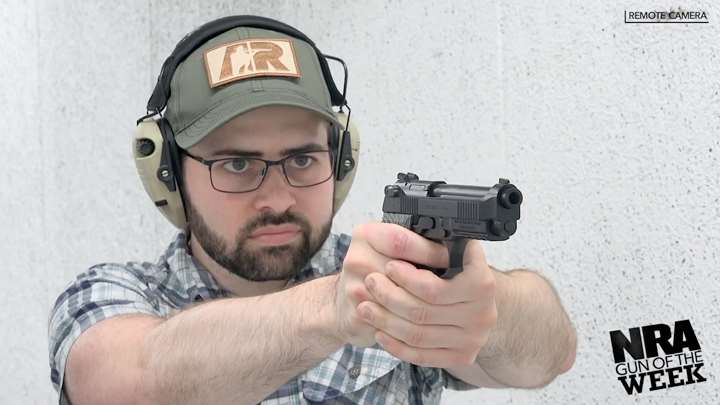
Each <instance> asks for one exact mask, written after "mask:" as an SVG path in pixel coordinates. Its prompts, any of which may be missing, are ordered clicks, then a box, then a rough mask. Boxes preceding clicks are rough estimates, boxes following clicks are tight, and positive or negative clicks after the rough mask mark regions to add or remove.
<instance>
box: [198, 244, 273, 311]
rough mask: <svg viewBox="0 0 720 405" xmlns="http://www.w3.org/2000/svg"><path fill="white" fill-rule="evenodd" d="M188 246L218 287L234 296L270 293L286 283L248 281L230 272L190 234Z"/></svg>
mask: <svg viewBox="0 0 720 405" xmlns="http://www.w3.org/2000/svg"><path fill="white" fill-rule="evenodd" d="M188 247H189V248H190V250H191V251H192V255H193V257H195V259H196V260H197V261H198V262H200V264H201V265H202V266H203V267H204V268H205V269H207V271H209V272H210V274H212V275H213V277H214V278H215V281H217V283H218V284H219V285H220V287H222V288H223V289H224V290H226V291H228V292H230V293H231V294H232V295H234V296H237V297H253V296H256V295H265V294H270V293H274V292H277V291H280V290H282V289H283V288H284V287H285V286H286V285H287V280H272V281H250V280H246V279H243V278H241V277H238V276H236V275H235V274H232V273H231V272H229V271H228V270H227V269H225V268H224V267H222V266H220V265H219V264H218V263H217V262H216V261H215V260H213V259H212V258H211V257H210V256H208V254H207V253H206V252H205V249H203V248H202V246H200V244H199V243H198V242H197V239H195V238H193V237H192V235H191V236H190V240H189V241H188Z"/></svg>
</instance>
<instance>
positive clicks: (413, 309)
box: [365, 273, 468, 326]
mask: <svg viewBox="0 0 720 405" xmlns="http://www.w3.org/2000/svg"><path fill="white" fill-rule="evenodd" d="M365 287H366V288H367V291H368V292H369V295H370V296H371V297H372V299H373V300H374V301H375V302H377V303H378V304H380V305H382V306H383V307H385V308H386V309H387V310H388V311H390V312H392V313H393V314H395V315H397V316H400V317H402V318H403V319H405V320H407V321H409V322H411V323H414V324H416V325H455V326H463V325H464V324H466V323H467V319H466V317H467V313H468V308H467V307H466V306H463V304H457V305H430V304H428V303H427V302H425V301H423V300H421V299H420V298H418V297H416V296H415V295H413V294H411V293H410V292H408V291H407V290H405V289H404V288H401V287H398V286H397V285H396V284H395V283H394V282H393V281H392V280H390V279H389V278H388V277H387V276H385V275H384V274H382V273H371V274H369V275H368V276H367V277H365Z"/></svg>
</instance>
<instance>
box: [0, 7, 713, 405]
mask: <svg viewBox="0 0 720 405" xmlns="http://www.w3.org/2000/svg"><path fill="white" fill-rule="evenodd" d="M248 3H250V2H242V1H185V2H181V1H159V0H153V1H150V2H146V1H140V0H134V1H122V2H110V1H50V0H47V1H42V0H25V1H20V0H9V1H5V2H3V7H2V9H0V38H2V41H1V42H0V48H1V49H2V56H3V57H2V58H0V90H1V91H0V111H2V112H1V113H0V114H2V119H1V120H0V133H1V134H2V135H1V137H2V138H0V139H2V141H1V142H2V143H1V144H2V146H3V147H2V152H0V153H2V159H1V160H0V167H1V170H0V176H1V177H0V179H1V180H0V181H1V185H2V187H0V228H1V229H2V231H1V232H0V235H2V236H0V238H1V243H0V257H2V260H3V261H4V263H5V269H4V272H3V273H4V277H3V278H4V282H3V283H2V286H0V289H1V291H2V294H1V295H2V297H3V298H2V302H3V303H4V305H3V307H4V309H3V310H2V312H0V321H2V322H1V323H2V325H3V327H2V329H0V341H2V342H3V350H2V354H0V359H1V360H2V364H3V365H2V367H0V403H2V404H49V403H52V400H53V398H55V395H54V393H53V392H52V389H51V385H50V380H49V370H48V365H47V338H46V321H47V316H48V311H49V309H50V307H51V305H52V303H53V301H54V300H55V298H56V297H57V295H58V294H59V293H60V291H61V290H62V288H63V287H64V286H65V285H66V284H67V283H68V282H69V281H70V280H71V278H72V277H73V276H74V274H76V273H77V272H79V271H81V270H83V269H85V268H86V267H88V266H90V265H92V264H95V263H99V262H106V261H127V260H134V259H153V260H154V258H155V257H157V255H158V254H159V252H160V251H161V249H163V248H164V247H165V245H166V244H167V243H168V241H169V240H170V238H171V237H172V235H173V233H174V230H173V229H172V228H171V226H170V225H169V224H167V223H166V222H165V221H164V219H163V218H161V217H160V216H159V214H157V213H156V212H155V208H154V207H153V206H152V205H151V203H150V201H149V200H148V199H147V197H146V196H145V195H144V194H143V191H142V188H141V185H140V183H139V181H138V179H137V176H136V174H135V172H134V166H133V163H132V161H131V159H130V143H129V139H130V136H131V134H132V132H133V129H134V122H135V119H136V118H137V117H138V116H139V115H141V114H142V113H143V112H144V106H145V102H146V100H147V97H148V95H149V92H150V90H151V88H152V85H153V83H154V81H155V78H156V76H157V74H158V71H159V68H160V65H161V63H162V61H163V60H164V58H165V57H166V56H167V55H168V54H169V52H170V51H171V49H172V47H173V46H174V45H175V43H176V42H177V41H178V40H179V39H180V38H181V37H182V36H183V35H184V34H185V33H186V32H188V31H190V30H191V29H193V28H194V27H196V26H197V25H199V24H201V23H203V22H206V21H208V20H210V19H213V18H216V17H220V16H224V15H229V14H261V15H266V16H271V17H275V18H278V19H281V20H283V21H286V22H288V23H290V24H291V25H295V26H297V27H299V28H300V29H301V30H303V31H304V32H306V33H307V34H308V35H309V36H310V37H311V38H313V39H314V40H315V42H316V43H317V44H318V45H319V46H320V47H321V49H322V50H323V51H324V52H326V53H329V54H336V55H339V56H341V57H343V58H344V59H345V60H346V62H347V63H348V65H349V68H350V79H351V80H350V85H349V99H350V101H351V105H352V107H353V117H354V118H355V121H356V122H357V123H358V125H359V126H360V128H361V129H362V134H363V137H362V141H363V144H362V159H361V162H360V172H359V175H358V177H357V179H356V184H355V186H354V189H353V191H352V193H351V194H350V197H349V200H348V202H347V203H346V205H345V206H344V208H343V209H342V211H341V212H340V214H339V217H338V220H337V223H336V229H337V230H339V231H349V230H350V229H351V228H352V226H353V224H357V223H361V222H363V221H370V220H377V219H378V218H379V217H380V205H381V201H382V194H381V193H382V188H383V186H384V185H385V184H389V183H390V182H392V181H393V180H394V176H395V174H396V172H398V171H408V170H409V171H414V172H416V173H419V174H420V175H421V176H422V177H427V178H432V179H444V180H447V181H448V182H452V183H461V184H483V185H490V184H494V182H495V181H496V180H497V178H498V177H508V178H510V179H511V180H512V181H513V182H514V183H515V184H517V185H518V187H520V188H521V190H522V191H523V193H524V195H525V200H524V203H523V214H522V215H523V218H522V220H521V222H520V224H519V230H518V232H517V234H516V235H515V236H514V237H513V238H512V239H511V240H509V241H508V242H505V243H486V244H485V246H486V251H487V255H488V257H489V261H490V262H491V263H492V264H494V265H496V266H499V267H500V268H515V267H530V268H533V269H539V270H541V271H542V273H543V274H544V275H546V276H547V277H548V278H549V279H550V280H552V282H553V283H554V285H555V287H556V288H557V290H558V291H559V293H560V295H561V296H562V299H563V302H564V304H565V306H566V307H567V309H568V311H569V312H570V313H571V315H572V318H573V320H574V322H575V323H576V325H577V329H578V332H579V338H580V342H579V350H578V358H577V362H576V364H575V367H574V369H573V370H572V371H571V372H570V373H568V374H566V375H563V376H561V377H560V378H559V379H558V380H556V382H555V383H553V384H552V385H551V386H550V387H548V388H545V389H542V390H532V391H523V390H502V391H491V390H487V391H482V390H481V391H474V392H468V393H448V394H447V397H446V402H447V403H459V404H460V403H466V404H471V403H498V404H510V403H528V404H540V403H611V402H615V403H630V402H635V401H634V400H633V397H628V396H627V395H626V394H625V393H624V392H623V390H622V388H621V387H620V385H619V384H618V383H617V381H616V379H615V375H614V372H613V362H612V356H611V349H610V341H609V338H608V331H610V330H614V329H624V330H627V329H628V328H630V327H634V326H642V325H647V324H651V323H670V324H672V323H673V322H674V321H676V320H680V319H688V318H689V319H691V321H692V324H693V326H694V327H695V331H696V333H697V335H698V338H699V340H700V344H701V345H702V348H703V352H704V355H705V358H706V360H707V361H706V365H705V368H704V374H705V376H706V377H708V379H709V381H708V382H706V383H702V384H696V385H692V386H685V387H680V388H673V389H669V390H660V391H656V392H652V393H644V394H642V395H641V396H640V397H638V398H637V400H638V402H642V403H646V404H672V403H680V402H683V403H720V397H719V396H718V392H719V391H720V390H718V388H717V387H718V386H719V385H718V381H717V374H718V370H719V367H720V350H719V348H718V347H719V346H718V343H719V342H720V326H719V325H720V305H719V302H718V292H719V291H720V272H719V271H718V263H719V262H720V256H719V254H720V253H719V252H720V208H718V207H720V205H719V204H718V201H719V198H720V189H719V186H720V180H718V178H720V165H719V164H718V163H719V162H718V157H719V156H720V84H719V83H720V82H719V81H718V77H720V45H719V42H718V38H719V37H720V35H718V34H719V33H720V32H719V31H720V30H719V28H718V27H720V19H719V18H720V7H718V6H717V4H715V3H713V2H710V1H698V2H692V3H687V4H681V6H682V7H684V8H686V9H693V10H694V9H702V10H705V11H707V12H708V16H709V20H710V23H709V24H625V23H624V22H623V11H624V10H626V9H627V10H633V9H640V10H649V9H653V7H658V8H661V9H662V8H664V9H667V8H668V7H670V6H676V4H664V3H662V2H632V1H626V2H605V1H594V2H574V3H573V2H548V1H529V0H528V1H517V2H512V4H508V2H500V1H497V2H460V1H457V2H430V1H423V2H414V1H387V2H382V1H377V0H370V1H365V2H353V1H340V0H338V1H332V2H330V1H326V2H325V1H316V2H310V1H302V2H297V3H296V2H289V1H266V2H255V3H252V4H248ZM651 3H652V4H651ZM368 197H369V198H368Z"/></svg>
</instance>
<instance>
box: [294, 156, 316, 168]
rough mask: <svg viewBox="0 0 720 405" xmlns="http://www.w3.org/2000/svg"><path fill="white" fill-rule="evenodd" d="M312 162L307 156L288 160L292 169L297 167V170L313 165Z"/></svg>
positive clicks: (312, 159) (311, 158) (310, 157)
mask: <svg viewBox="0 0 720 405" xmlns="http://www.w3.org/2000/svg"><path fill="white" fill-rule="evenodd" d="M314 160H315V159H314V158H313V157H312V156H309V155H298V156H293V158H292V159H290V163H291V164H292V165H293V167H297V168H298V169H305V168H307V167H309V166H310V165H311V164H313V161H314Z"/></svg>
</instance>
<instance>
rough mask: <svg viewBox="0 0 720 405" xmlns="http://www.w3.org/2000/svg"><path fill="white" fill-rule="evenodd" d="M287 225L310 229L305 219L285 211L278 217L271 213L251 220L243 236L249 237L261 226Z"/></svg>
mask: <svg viewBox="0 0 720 405" xmlns="http://www.w3.org/2000/svg"><path fill="white" fill-rule="evenodd" d="M287 223H293V224H296V225H298V226H299V227H300V228H301V229H303V230H307V229H310V224H309V223H308V222H307V220H306V219H305V218H302V217H301V216H300V215H297V214H293V213H292V212H290V211H285V212H283V213H282V214H280V215H276V214H272V213H264V214H261V215H259V216H258V217H257V218H255V219H253V220H252V221H250V222H249V223H248V224H247V225H246V226H245V234H246V235H250V234H251V233H252V231H254V230H255V229H256V228H259V227H261V226H266V225H282V224H287Z"/></svg>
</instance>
